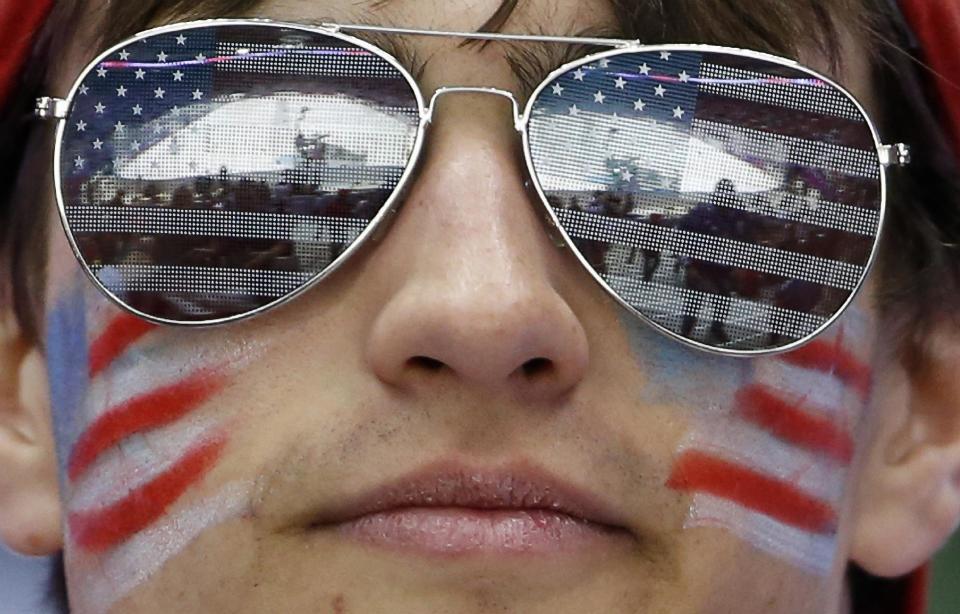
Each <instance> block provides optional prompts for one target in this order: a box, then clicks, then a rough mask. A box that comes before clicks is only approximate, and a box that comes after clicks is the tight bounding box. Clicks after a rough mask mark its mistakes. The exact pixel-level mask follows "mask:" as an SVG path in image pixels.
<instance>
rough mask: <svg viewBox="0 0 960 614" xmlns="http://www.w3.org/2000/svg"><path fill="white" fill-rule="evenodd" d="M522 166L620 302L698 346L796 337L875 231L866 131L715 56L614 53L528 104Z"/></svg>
mask: <svg viewBox="0 0 960 614" xmlns="http://www.w3.org/2000/svg"><path fill="white" fill-rule="evenodd" d="M528 121H529V124H528V145H529V154H530V159H531V163H532V169H531V170H532V173H533V175H534V176H535V178H536V180H537V182H538V183H539V185H540V187H541V189H542V190H543V192H544V194H545V196H546V200H547V203H548V205H549V206H550V207H551V209H553V211H554V213H555V215H556V217H557V219H558V221H559V222H560V225H561V226H562V228H563V229H564V231H565V232H566V233H567V234H568V235H569V236H570V238H571V239H572V240H573V242H574V244H575V245H576V247H577V248H578V250H579V252H580V255H581V256H582V258H583V259H584V260H585V261H586V262H587V264H589V266H590V267H591V268H592V269H593V270H594V271H595V272H596V273H597V274H598V275H599V276H600V277H601V278H602V279H603V280H604V281H605V282H606V284H607V285H608V286H609V287H610V288H611V289H612V290H613V291H614V292H615V293H616V294H617V295H618V296H619V297H620V298H621V299H622V300H623V301H624V302H626V303H627V304H629V305H630V306H631V307H632V308H634V309H635V310H637V311H638V312H640V313H641V314H643V315H644V316H646V317H647V318H649V319H651V320H652V321H653V322H655V323H656V324H658V325H659V326H661V327H663V328H665V329H667V330H668V331H671V332H673V333H675V334H677V335H681V336H682V337H684V338H687V339H690V340H693V341H695V342H698V343H701V344H705V345H708V346H712V347H716V348H724V349H730V350H746V351H750V350H767V349H774V348H779V347H783V346H786V345H789V344H792V343H794V342H797V341H799V340H803V339H805V338H808V337H809V336H810V335H812V334H813V333H815V332H817V331H818V330H819V329H821V328H822V327H823V326H824V325H825V324H826V323H827V322H828V321H829V320H830V319H831V318H832V317H833V316H835V315H836V314H837V313H838V312H839V311H840V310H841V309H842V308H843V307H844V306H845V304H846V303H847V302H848V300H849V299H850V297H851V295H852V293H853V291H854V290H855V289H856V288H857V287H858V286H859V284H860V283H861V281H862V279H863V277H864V275H865V273H866V267H867V265H868V263H869V262H870V258H871V255H872V253H873V250H874V247H875V244H876V240H877V235H878V232H879V226H880V209H881V177H880V172H881V171H880V165H879V159H878V156H877V151H876V144H875V140H874V137H873V133H872V131H871V129H870V127H869V125H868V123H867V121H866V119H865V118H864V116H863V114H862V113H861V111H860V110H859V109H858V107H857V106H856V104H855V103H854V102H853V101H852V100H851V99H850V98H849V97H848V96H847V95H846V94H844V93H843V92H842V91H840V90H839V89H837V88H836V87H834V86H832V85H830V84H828V83H826V82H824V81H823V80H821V79H819V78H817V77H815V76H813V75H811V74H808V73H806V72H804V71H801V70H798V69H796V68H792V67H786V66H782V65H779V64H776V63H773V62H770V61H767V60H761V59H754V58H749V57H743V56H739V55H733V54H724V53H700V52H697V53H694V52H690V51H666V50H665V51H655V52H643V53H624V54H619V55H613V56H610V57H607V58H605V59H601V60H598V61H594V62H591V63H589V64H584V65H581V66H579V67H576V68H573V69H571V70H568V71H564V72H563V73H562V74H560V75H559V76H558V77H556V78H555V79H554V80H552V81H551V82H550V83H548V84H547V85H546V86H545V87H544V88H543V89H542V90H541V91H540V93H539V94H538V95H537V97H536V98H535V99H534V101H533V102H532V103H531V107H530V114H529V119H528Z"/></svg>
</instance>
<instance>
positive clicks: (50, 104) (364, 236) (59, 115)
mask: <svg viewBox="0 0 960 614" xmlns="http://www.w3.org/2000/svg"><path fill="white" fill-rule="evenodd" d="M230 25H242V26H264V27H276V28H286V29H294V30H301V31H305V32H311V33H315V34H323V35H326V36H331V37H333V38H336V39H339V40H343V41H346V42H349V43H352V44H355V45H357V46H359V47H361V48H363V49H366V50H368V51H370V52H372V53H374V54H376V55H377V56H379V57H381V58H383V59H384V60H386V61H387V62H389V63H390V64H391V65H392V66H393V67H394V68H396V69H397V70H398V71H399V72H400V74H402V75H403V77H404V78H405V79H406V80H407V82H408V83H409V84H410V87H411V89H412V90H413V93H414V95H415V96H416V99H417V103H418V105H419V107H420V125H419V127H418V129H417V136H416V141H415V143H414V147H413V150H412V152H411V155H410V159H409V160H408V162H407V166H406V168H405V169H404V172H403V175H402V176H401V178H400V181H399V182H398V184H397V186H396V187H395V188H394V191H393V194H391V195H390V197H389V198H388V199H387V201H386V203H385V204H384V206H383V208H382V209H381V211H380V212H379V213H377V215H376V216H375V217H374V218H373V219H372V220H371V221H370V223H369V224H368V226H367V227H366V228H365V229H364V231H363V232H362V233H361V234H360V236H359V237H358V238H357V239H356V240H355V241H354V242H353V243H352V244H351V245H350V246H349V247H348V248H347V249H346V250H344V252H343V253H341V254H340V255H339V256H338V257H337V258H336V259H335V260H334V261H333V262H332V263H331V264H330V266H328V267H327V268H326V269H324V270H323V271H321V272H320V273H318V274H317V275H316V276H315V277H314V278H313V279H311V280H310V281H308V282H307V283H305V284H304V285H303V286H301V287H300V288H298V289H297V290H295V291H293V292H291V293H290V294H288V295H285V296H282V297H280V298H278V299H276V300H274V301H273V302H271V303H268V304H266V305H264V306H262V307H259V308H257V309H255V310H253V311H250V312H247V313H242V314H239V315H235V316H229V317H226V318H219V319H214V320H204V321H195V322H181V321H175V320H168V319H164V318H158V317H155V316H151V315H149V314H146V313H142V312H140V311H138V310H136V309H133V308H132V307H130V306H128V305H126V304H125V303H124V302H123V301H122V300H120V299H119V298H118V297H116V296H115V295H114V294H113V293H112V292H110V290H108V289H107V288H106V287H105V286H103V284H101V283H100V280H99V279H97V277H96V275H94V274H93V272H92V271H91V270H90V268H89V267H88V266H87V264H86V262H84V259H83V257H82V255H81V254H80V251H79V249H78V247H77V244H76V242H75V240H74V238H73V234H72V233H71V231H70V227H69V223H68V221H67V216H66V209H65V203H64V201H63V196H62V179H61V168H60V153H61V147H62V142H63V133H64V130H65V129H66V126H67V121H66V120H67V117H68V116H69V109H70V108H71V107H72V105H73V101H74V99H75V96H76V93H77V91H78V89H79V88H80V86H81V85H82V83H83V81H84V80H85V79H86V77H87V75H88V74H89V73H90V72H91V71H92V70H94V69H95V68H96V67H97V65H98V64H99V63H100V62H102V61H104V60H105V59H107V58H108V57H109V56H110V55H111V54H113V53H115V52H117V51H119V50H120V49H122V48H124V47H126V46H128V45H129V44H131V43H132V42H136V41H139V40H142V39H144V38H148V37H151V36H156V35H159V34H168V33H171V32H179V31H184V30H192V29H196V28H201V27H212V26H230ZM349 32H357V33H362V32H376V33H381V34H397V35H407V36H439V37H455V38H463V39H469V40H484V41H515V42H546V43H558V44H588V45H596V46H607V47H611V48H612V49H610V50H608V51H602V52H599V53H594V54H590V55H587V56H585V57H583V58H579V59H577V60H574V61H572V62H568V63H566V64H564V65H563V66H560V67H558V68H557V69H556V70H554V71H552V72H551V73H550V74H549V75H548V76H547V77H546V78H545V79H544V80H543V81H542V82H541V83H540V85H539V86H538V87H537V88H536V89H535V90H534V92H533V94H531V96H530V98H529V100H528V101H527V104H526V107H525V108H524V110H523V112H522V113H521V112H520V103H519V101H518V99H517V97H516V95H515V94H514V93H513V92H510V91H507V90H503V89H499V88H494V87H478V86H446V87H441V88H438V89H437V90H436V91H434V93H433V94H432V96H431V97H430V101H429V104H425V102H424V95H423V92H422V90H421V89H420V87H419V86H418V85H417V83H416V80H415V79H414V78H413V76H412V75H411V74H410V72H409V71H408V70H407V69H406V68H404V67H403V66H402V65H401V64H400V62H399V61H398V60H397V59H396V58H395V57H393V56H392V55H390V54H389V53H387V52H385V51H383V50H382V49H380V48H379V47H377V46H376V45H373V44H371V43H369V42H366V41H364V40H362V39H360V38H357V37H355V36H351V35H350V34H348V33H349ZM657 51H677V52H680V51H698V52H705V53H726V54H731V55H738V56H741V57H748V58H752V59H757V60H763V61H767V62H771V63H773V64H778V65H781V66H785V67H789V68H793V69H796V70H799V71H802V72H804V73H806V74H808V75H810V76H811V77H813V78H816V79H819V80H822V81H823V82H825V83H827V84H829V85H831V86H833V87H835V88H836V89H837V90H839V91H840V92H842V93H843V94H844V95H845V96H847V97H848V98H849V99H850V101H851V102H853V104H854V105H855V106H856V108H857V109H858V110H859V111H860V113H861V114H862V115H863V117H864V119H865V121H866V123H867V126H868V127H869V129H870V131H871V134H872V136H873V140H874V143H875V145H876V148H877V156H878V163H879V167H880V199H881V202H880V227H879V229H878V232H877V237H876V239H875V241H874V245H873V249H872V251H871V254H870V257H869V259H868V261H867V263H866V265H865V267H864V274H863V277H862V278H861V279H860V282H859V283H858V284H857V286H856V287H855V288H854V289H853V290H852V291H851V293H850V296H849V298H848V299H847V301H846V302H845V303H844V304H843V305H842V306H841V308H840V309H838V311H837V313H835V314H834V315H833V316H832V317H831V318H829V319H828V320H827V321H826V322H825V323H824V324H823V325H822V326H821V327H820V328H818V329H817V330H816V331H814V332H812V333H810V334H809V335H807V336H806V337H805V338H803V339H799V340H797V341H795V342H793V343H790V344H788V345H785V346H782V347H778V348H773V349H763V350H738V349H724V348H718V347H714V346H710V345H707V344H704V343H701V342H699V341H696V340H694V339H688V338H686V337H683V336H682V335H679V334H677V333H675V332H673V331H671V330H669V329H667V328H665V327H663V326H661V325H660V324H658V323H657V322H655V321H654V320H652V319H651V318H650V317H648V316H646V315H644V314H643V313H641V312H640V311H638V310H637V309H635V308H634V307H632V306H631V305H630V304H629V303H627V302H626V301H625V300H623V299H622V298H621V297H620V296H619V295H618V294H617V293H616V292H614V291H613V289H612V288H611V287H610V286H609V285H608V284H607V282H606V281H604V280H603V278H602V277H601V276H600V275H599V274H598V273H597V272H596V271H595V270H594V269H593V267H591V266H590V264H589V263H588V262H587V261H586V259H585V258H584V256H583V255H582V254H581V253H580V251H579V250H578V249H577V248H576V247H575V245H574V243H573V241H572V239H571V238H570V236H569V235H568V234H567V232H566V231H565V230H564V228H563V226H562V225H561V224H560V221H559V219H558V218H557V215H556V213H555V212H554V211H553V209H552V208H551V207H550V206H549V204H548V203H547V199H546V194H545V192H544V190H543V187H542V185H541V184H540V181H539V178H538V175H537V172H536V169H535V168H534V165H533V159H532V155H531V145H530V135H529V131H528V130H527V127H528V124H529V121H530V115H531V112H532V110H533V107H534V105H535V103H536V101H537V100H538V98H539V96H540V94H541V92H543V90H544V89H545V88H546V87H548V86H549V85H550V84H551V83H552V81H553V80H555V79H556V78H557V77H559V76H560V75H562V74H565V73H567V72H569V71H570V70H571V69H574V68H577V67H579V66H584V65H586V64H590V63H592V62H595V61H596V60H599V59H603V58H609V57H615V56H619V55H623V54H625V53H649V52H657ZM450 93H481V94H491V95H496V96H502V97H505V98H507V99H508V100H510V102H511V104H512V107H513V116H514V118H513V119H514V126H515V128H516V130H517V131H518V132H520V133H521V134H522V138H523V149H524V157H525V160H526V164H527V171H528V173H529V175H530V179H531V180H532V182H533V185H534V187H535V188H536V192H537V195H538V196H539V197H540V205H541V207H543V210H544V214H545V216H546V219H547V222H548V223H549V224H550V225H551V226H553V227H554V228H555V229H556V230H558V231H559V234H560V236H561V238H562V241H563V243H562V245H564V246H566V247H568V248H570V251H571V252H573V254H575V255H576V257H577V259H578V260H579V261H580V263H581V264H582V265H583V266H584V268H586V270H587V271H588V272H589V274H590V275H591V276H592V277H593V279H594V280H595V281H596V282H597V283H598V284H599V285H600V287H601V288H603V289H604V290H605V291H606V292H607V293H608V294H609V295H611V296H612V297H613V298H614V299H615V300H616V301H617V302H618V303H619V304H620V305H622V306H623V307H624V308H625V309H627V310H628V311H629V312H630V313H632V314H633V315H634V316H636V317H638V318H640V319H641V320H642V321H643V322H646V323H647V324H648V325H650V326H651V327H652V328H653V329H654V330H656V331H657V332H659V333H660V334H662V335H664V336H666V337H668V338H670V339H673V340H675V341H678V342H680V343H683V344H684V345H686V346H689V347H693V348H696V349H700V350H703V351H706V352H709V353H711V354H719V355H722V356H742V357H749V356H759V355H763V356H766V355H773V354H778V353H782V352H788V351H790V350H793V349H795V348H797V347H799V346H802V345H804V344H806V343H807V342H809V341H810V340H812V339H813V338H814V337H816V336H817V335H819V334H820V333H821V332H823V330H825V329H826V328H828V327H829V326H831V325H832V324H833V323H834V321H836V319H837V318H839V317H840V316H841V315H842V314H843V313H844V312H845V311H846V309H847V308H848V307H849V306H850V304H851V303H852V302H853V301H854V300H855V298H856V296H857V295H858V294H859V292H860V290H861V289H862V288H863V284H864V282H865V280H866V278H867V276H868V273H869V271H870V270H871V269H872V267H873V265H874V263H875V260H876V257H877V252H878V247H879V244H880V238H881V235H882V233H883V231H884V226H885V221H886V207H887V177H886V167H888V166H894V165H904V164H907V163H909V159H910V150H909V147H908V146H906V145H904V144H900V143H898V144H894V145H884V144H883V143H882V142H881V141H880V136H879V133H878V131H877V128H876V125H875V124H874V122H873V120H872V119H871V118H870V116H869V115H868V114H867V112H866V110H865V109H864V107H863V105H861V104H860V102H859V101H857V99H856V98H854V96H853V95H852V94H851V93H850V92H849V91H848V90H847V89H846V88H844V87H842V86H841V85H839V84H838V83H836V82H835V81H833V80H832V79H830V78H829V77H827V76H826V75H823V74H821V73H819V72H817V71H814V70H812V69H810V68H807V67H805V66H803V65H801V64H799V63H797V62H795V61H793V60H789V59H786V58H782V57H779V56H775V55H770V54H767V53H761V52H758V51H751V50H748V49H739V48H735V47H722V46H716V45H692V44H665V45H642V44H641V43H640V41H637V40H621V39H605V38H587V37H567V36H542V35H529V34H502V33H484V32H446V31H434V30H418V29H411V28H392V27H379V26H367V25H351V24H336V23H323V24H320V25H317V26H313V25H306V24H299V23H289V22H279V21H273V20H269V19H208V20H201V21H192V22H184V23H178V24H172V25H167V26H161V27H158V28H153V29H150V30H146V31H143V32H140V33H138V34H136V35H135V36H133V37H131V38H129V39H127V40H124V41H122V42H121V43H119V44H117V45H114V46H112V47H110V48H109V49H107V50H106V51H104V52H103V53H101V54H100V55H99V56H97V57H96V59H94V60H93V61H92V62H90V64H88V65H87V67H86V68H84V70H83V71H81V73H80V75H79V76H78V77H77V79H76V81H75V82H74V84H73V86H72V87H71V89H70V92H69V94H68V96H67V98H66V99H58V98H50V97H45V98H41V99H39V100H38V101H37V107H36V113H37V115H38V116H40V117H44V118H56V119H58V120H59V124H58V127H57V133H56V146H55V148H54V184H55V188H56V195H57V205H58V209H59V213H60V220H61V222H62V224H63V227H64V230H65V231H66V234H67V238H68V241H69V242H70V247H71V249H72V250H73V252H74V255H75V256H76V257H77V260H78V261H79V262H80V264H81V266H82V268H83V270H84V272H85V273H86V274H87V276H88V277H89V278H90V279H91V280H92V281H93V282H94V284H95V285H96V286H97V287H98V288H99V289H100V291H101V292H103V293H104V294H105V295H106V296H107V297H108V298H109V299H110V300H111V301H113V302H114V303H115V304H117V305H118V306H119V307H121V308H122V309H124V310H126V311H128V312H130V313H133V314H135V315H137V316H139V317H142V318H144V319H146V320H149V321H152V322H156V323H160V324H168V325H175V326H187V327H200V326H213V325H216V324H223V323H226V322H232V321H237V320H243V319H246V318H250V317H253V316H256V315H259V314H260V313H263V312H265V311H267V310H271V309H273V308H275V307H278V306H280V305H283V304H285V303H287V302H289V301H291V300H293V299H294V298H296V297H298V296H300V295H301V294H303V293H304V292H306V291H308V290H310V289H311V288H313V287H314V286H315V285H317V284H318V283H319V282H320V281H322V280H323V279H325V278H326V277H328V276H329V275H331V274H332V273H334V272H335V271H336V270H338V269H339V268H340V267H341V266H342V265H343V263H344V262H345V261H346V260H348V259H349V258H350V257H351V256H352V255H353V254H354V253H355V252H357V251H358V250H360V249H361V248H363V246H364V245H365V244H366V243H368V242H371V241H376V240H378V239H379V238H380V236H381V235H382V234H383V232H384V230H385V229H386V225H387V224H389V221H390V218H392V217H393V215H394V214H395V213H396V212H397V210H398V209H399V205H400V201H401V200H402V198H403V195H404V192H405V190H406V188H407V185H408V183H409V182H410V180H411V177H412V176H413V174H414V171H415V169H416V167H417V164H418V161H419V159H420V154H421V151H422V148H423V144H424V140H425V138H426V130H427V127H428V126H429V124H430V123H431V121H432V119H433V111H434V108H435V106H436V102H437V100H438V99H439V98H440V96H443V95H446V94H450ZM381 226H384V228H380V227H381Z"/></svg>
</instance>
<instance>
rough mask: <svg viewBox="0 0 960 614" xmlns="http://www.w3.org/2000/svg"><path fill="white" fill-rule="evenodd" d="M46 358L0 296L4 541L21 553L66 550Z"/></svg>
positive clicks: (0, 536)
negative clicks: (26, 335) (25, 337)
mask: <svg viewBox="0 0 960 614" xmlns="http://www.w3.org/2000/svg"><path fill="white" fill-rule="evenodd" d="M55 456H56V455H55V449H54V442H53V432H52V428H51V424H50V409H49V400H48V392H47V370H46V365H45V362H44V360H43V355H42V353H41V352H40V350H39V348H37V347H36V346H35V345H30V344H28V343H26V342H25V341H24V339H23V337H22V334H21V329H20V327H19V326H18V324H17V321H16V318H15V317H14V315H13V312H12V309H10V308H9V307H8V304H5V303H4V302H3V300H2V296H0V541H3V542H5V543H6V544H7V545H8V546H9V547H10V548H11V549H13V550H14V551H15V552H19V553H20V554H26V555H34V556H39V555H46V554H53V553H54V552H56V551H58V550H60V549H61V548H62V546H63V533H62V530H61V525H60V498H59V493H58V484H57V464H56V458H55Z"/></svg>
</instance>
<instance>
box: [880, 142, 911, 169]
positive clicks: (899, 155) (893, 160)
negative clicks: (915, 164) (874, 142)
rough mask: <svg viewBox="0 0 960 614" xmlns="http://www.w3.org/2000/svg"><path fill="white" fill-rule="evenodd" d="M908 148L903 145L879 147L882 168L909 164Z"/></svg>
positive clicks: (909, 153) (909, 154)
mask: <svg viewBox="0 0 960 614" xmlns="http://www.w3.org/2000/svg"><path fill="white" fill-rule="evenodd" d="M910 160H911V152H910V146H909V145H907V144H905V143H895V144H893V145H882V146H881V147H880V163H881V164H882V165H883V166H907V165H908V164H910Z"/></svg>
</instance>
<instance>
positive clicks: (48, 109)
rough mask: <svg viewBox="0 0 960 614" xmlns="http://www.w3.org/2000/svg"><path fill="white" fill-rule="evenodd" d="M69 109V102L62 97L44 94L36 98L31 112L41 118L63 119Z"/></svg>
mask: <svg viewBox="0 0 960 614" xmlns="http://www.w3.org/2000/svg"><path fill="white" fill-rule="evenodd" d="M69 110H70V103H69V102H67V101H66V100H64V99H62V98H53V97H51V96H44V97H42V98H37V104H36V106H34V108H33V113H34V115H36V116H37V117H39V118H41V119H51V118H52V119H64V118H65V117H66V116H67V112H68V111H69Z"/></svg>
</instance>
